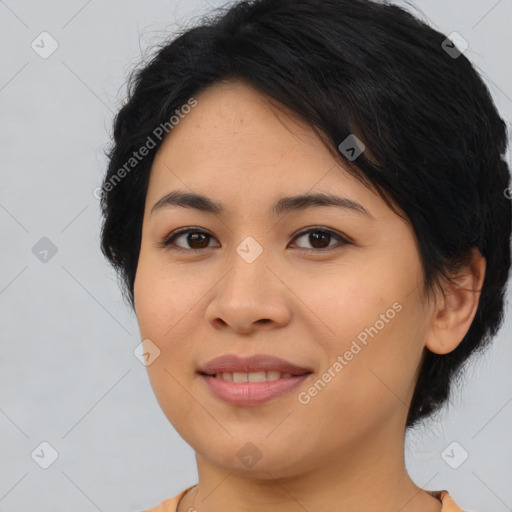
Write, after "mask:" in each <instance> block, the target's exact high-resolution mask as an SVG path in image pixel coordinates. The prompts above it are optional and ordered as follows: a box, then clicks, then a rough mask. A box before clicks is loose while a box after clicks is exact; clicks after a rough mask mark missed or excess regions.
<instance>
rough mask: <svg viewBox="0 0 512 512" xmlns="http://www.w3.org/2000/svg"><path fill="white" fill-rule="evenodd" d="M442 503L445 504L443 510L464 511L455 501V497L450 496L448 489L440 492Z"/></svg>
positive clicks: (445, 511)
mask: <svg viewBox="0 0 512 512" xmlns="http://www.w3.org/2000/svg"><path fill="white" fill-rule="evenodd" d="M439 497H440V499H441V503H442V504H443V508H442V509H441V512H464V511H463V510H462V509H461V508H460V507H459V506H458V505H457V503H455V501H454V500H453V498H452V497H451V496H450V494H449V493H448V491H441V492H440V496H439Z"/></svg>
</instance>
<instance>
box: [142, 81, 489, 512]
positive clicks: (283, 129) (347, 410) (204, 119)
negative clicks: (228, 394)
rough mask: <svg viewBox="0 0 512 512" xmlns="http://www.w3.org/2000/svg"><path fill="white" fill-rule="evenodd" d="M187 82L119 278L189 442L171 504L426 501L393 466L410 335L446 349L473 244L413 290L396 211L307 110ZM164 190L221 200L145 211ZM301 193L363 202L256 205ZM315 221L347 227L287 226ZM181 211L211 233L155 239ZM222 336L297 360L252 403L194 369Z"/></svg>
mask: <svg viewBox="0 0 512 512" xmlns="http://www.w3.org/2000/svg"><path fill="white" fill-rule="evenodd" d="M196 99H197V101H198V104H197V106H196V107H194V108H193V109H192V111H191V112H190V113H189V114H188V115H187V116H185V117H184V119H182V120H181V121H180V122H179V124H178V125H177V126H175V127H174V129H173V130H172V132H171V133H170V135H169V136H168V137H167V138H166V140H165V141H164V144H163V145H162V146H161V148H160V149H159V151H158V153H157V155H156V157H155V160H154V163H153V167H152V170H151V176H150V182H149V189H148V193H147V199H146V207H145V213H144V220H143V232H142V242H141V252H140V259H139V263H138V268H137V274H136V280H135V289H134V292H135V293H134V295H135V309H136V314H137V318H138V323H139V327H140V333H141V336H142V339H150V340H151V341H152V342H153V343H154V344H155V345H156V346H157V347H158V348H159V350H160V355H159V357H157V358H156V359H155V360H154V362H153V363H152V364H150V365H149V366H148V368H147V369H148V375H149V378H150V382H151V385H152V388H153V390H154V392H155V395H156V397H157V399H158V402H159V404H160V406H161V408H162V410H163V412H164V413H165V415H166V416H167V418H168V419H169V421H170V422H171V423H172V425H173V426H174V427H175V429H176V430H177V432H178V433H179V434H180V435H181V436H182V437H183V439H184V440H185V441H186V442H187V443H188V444H189V445H190V446H191V447H192V448H193V449H194V451H195V454H196V461H197V467H198V476H199V480H198V486H197V487H195V488H194V489H192V490H191V491H189V492H188V493H187V494H186V495H185V496H184V498H183V499H182V500H181V502H180V506H179V511H180V512H181V511H186V510H189V508H190V507H194V508H195V509H196V510H198V511H199V512H220V511H223V512H224V511H226V510H237V511H241V512H243V511H251V512H256V511H258V512H259V511H261V512H263V511H265V512H267V511H268V510H277V509H279V511H280V512H292V511H293V512H296V511H302V510H308V511H313V510H332V511H344V512H356V511H368V510H379V511H380V512H387V511H389V512H391V511H400V512H420V511H421V512H436V511H437V512H438V511H440V510H441V504H440V502H439V501H438V500H436V499H435V498H433V497H432V496H430V495H429V494H427V493H426V492H425V491H423V490H422V489H421V488H420V487H418V486H417V485H416V484H415V483H414V482H413V481H412V480H411V478H410V477H409V475H408V474H407V471H406V468H405V462H404V438H405V422H406V417H407V412H408V407H409V404H410V401H411V397H412V393H413V390H414V384H415V382H416V379H417V376H418V371H419V367H420V363H421V360H422V355H423V353H424V351H425V350H431V351H433V352H436V353H440V354H442V353H448V352H450V351H452V350H453V349H454V348H456V346H457V345H458V344H459V343H460V341H461V340H462V338H463V336H464V335H465V333H466V332H467V330H468V329H469V327H470V325H471V321H472V319H473V317H474V315H475V312H476V308H477V305H478V297H479V294H478V290H479V289H480V288H481V285H482V282H483V277H484V272H485V260H484V258H482V256H481V255H480V254H479V253H478V252H475V253H473V259H472V261H471V263H470V264H469V265H468V266H467V267H466V268H464V269H461V272H460V274H459V275H458V276H456V278H457V280H456V284H455V285H450V286H449V285H448V284H447V285H446V286H445V289H444V293H443V292H442V291H441V290H439V292H438V296H437V301H436V304H434V302H433V301H427V300H426V297H425V295H424V294H423V292H422V290H423V288H422V284H423V274H422V269H421V265H420V259H419V253H418V250H417V247H416V243H415V237H414V232H413V230H412V228H411V226H410V225H409V224H408V223H407V222H405V221H404V220H403V219H401V218H400V217H399V216H397V215H396V214H395V213H394V212H393V211H392V210H391V209H390V208H389V207H388V206H387V205H386V203H385V202H384V201H383V200H382V198H381V197H380V196H379V195H378V194H376V193H375V192H373V191H371V190H369V189H368V188H366V187H365V186H364V185H363V184H362V183H361V182H359V181H358V180H357V179H355V178H354V177H352V176H350V175H349V174H348V173H347V172H346V171H345V170H344V169H343V167H342V165H341V164H340V162H339V161H337V160H335V159H334V157H333V155H332V154H331V153H329V151H328V150H327V148H326V147H325V146H324V145H323V144H322V143H321V141H320V139H319V138H318V136H317V135H316V134H315V133H314V131H313V130H312V129H311V128H310V127H309V126H307V125H306V124H304V123H303V122H302V121H301V120H300V119H299V118H298V117H297V116H295V115H293V114H291V113H289V112H287V111H286V110H284V109H283V107H282V108H276V106H275V105H273V104H272V103H270V102H269V101H268V98H266V97H265V96H263V95H262V94H260V93H259V92H257V91H256V90H255V89H253V88H252V87H251V86H249V85H247V84H245V83H243V82H240V81H231V82H226V83H222V84H215V85H214V86H211V87H209V88H208V89H206V90H204V91H202V92H201V94H199V95H197V96H196ZM178 189H179V190H183V191H185V192H195V193H201V194H204V195H207V196H209V197H210V198H212V199H214V200H216V201H219V202H222V203H223V204H224V205H225V208H226V212H225V213H224V214H212V213H205V212H201V211H199V210H196V209H192V208H183V207H178V206H174V207H169V208H163V209H159V210H156V211H155V212H154V213H153V214H151V209H152V207H153V206H154V205H155V204H156V203H157V202H158V200H160V199H161V198H162V197H163V196H164V195H166V194H167V193H169V192H171V191H172V190H178ZM305 192H324V193H336V194H337V195H340V196H345V197H348V198H350V199H352V200H354V201H357V202H358V203H360V204H361V205H362V206H363V207H364V208H365V209H366V210H367V211H369V212H370V214H371V215H372V217H373V218H370V217H367V216H364V215H361V214H358V213H356V212H353V211H350V210H348V209H341V208H337V207H333V206H322V207H312V208H308V209H307V210H303V211H292V212H288V213H286V214H285V215H282V216H280V217H271V216H269V215H268V214H267V209H268V208H269V206H270V205H271V204H272V203H273V202H274V201H275V200H276V199H277V198H279V197H281V196H285V195H294V194H300V193H305ZM319 226H320V227H322V228H324V229H325V228H329V229H330V230H332V231H334V232H337V233H339V234H340V235H341V236H345V237H348V239H349V240H350V243H342V242H340V241H339V240H338V239H337V238H335V237H331V238H329V237H327V238H326V239H324V241H323V242H321V243H320V245H315V241H314V239H313V240H312V238H311V236H310V234H311V233H309V234H308V233H306V234H305V235H301V236H300V237H296V233H298V232H299V231H302V230H303V229H304V228H308V227H313V228H315V227H317V228H318V227H319ZM183 227H192V228H196V231H197V230H198V229H199V230H200V231H202V232H207V234H209V235H211V236H210V237H208V236H206V238H205V240H203V242H200V243H197V242H196V243H195V245H194V242H193V241H192V245H190V243H187V235H186V234H185V235H183V236H181V237H180V238H179V239H177V240H175V242H174V243H175V245H174V246H172V245H171V246H168V247H161V243H162V241H163V240H164V239H165V238H166V237H167V236H168V235H169V234H170V233H171V232H173V231H175V230H177V229H179V228H183ZM313 231H315V230H314V229H313ZM316 231H318V229H317V230H316ZM247 236H251V237H253V238H254V239H255V240H256V241H257V242H258V243H259V245H260V246H261V247H262V249H263V252H262V253H261V255H260V256H259V257H258V258H257V259H256V260H255V261H253V262H252V263H247V261H245V260H244V259H243V258H242V257H240V256H239V254H238V253H237V252H236V248H237V246H238V245H239V244H240V243H241V242H242V241H243V240H244V239H245V238H246V237H247ZM322 244H323V245H322ZM326 246H329V248H328V249H325V248H323V247H326ZM173 247H174V249H173ZM180 247H181V248H190V247H193V248H197V250H196V251H195V252H192V251H189V252H187V251H186V250H183V249H182V250H181V251H180ZM201 247H206V248H201ZM307 249H312V250H313V251H314V250H315V249H316V251H317V252H316V253H315V252H312V251H307ZM322 251H323V252H322ZM397 302H398V303H399V304H400V305H401V306H402V309H401V310H400V312H397V313H396V315H394V318H393V319H391V320H389V321H388V322H387V323H385V326H384V327H383V328H381V329H380V330H379V332H378V334H377V335H375V336H374V337H373V338H369V339H368V343H367V345H366V346H364V348H363V349H362V350H361V351H360V352H359V353H358V354H357V355H356V356H355V357H354V358H353V359H352V360H351V361H350V362H349V363H348V364H347V365H346V366H345V367H344V368H343V370H342V371H340V372H338V373H336V376H335V377H334V378H332V380H331V381H330V382H329V383H328V384H327V385H326V386H325V387H324V388H323V389H322V390H321V391H320V392H319V393H318V394H317V395H316V396H314V397H313V398H312V399H311V400H310V402H309V403H307V404H302V403H300V402H299V400H298V393H299V392H300V391H304V390H306V391H307V390H308V389H309V388H310V386H311V385H312V384H313V383H314V382H316V381H317V380H318V379H319V378H320V377H321V376H322V375H323V374H324V372H325V371H326V370H327V369H328V368H329V367H332V365H333V364H334V363H335V361H336V360H337V357H338V355H343V354H344V353H345V352H346V351H347V350H348V349H349V348H350V346H351V343H352V341H353V340H355V339H356V338H357V335H358V334H359V333H361V332H362V331H364V329H365V328H366V327H369V326H373V325H374V324H375V323H376V321H377V320H379V318H381V316H380V315H381V314H385V312H386V311H387V310H388V309H390V308H392V305H393V304H394V303H397ZM227 353H230V354H237V355H250V354H258V353H260V354H261V353H266V354H272V355H276V356H279V357H282V358H284V359H287V360H289V361H291V362H293V363H295V364H298V365H299V366H303V367H309V368H311V369H312V370H313V374H312V375H310V377H309V378H308V380H307V381H306V382H305V383H303V384H302V385H301V386H300V388H299V389H298V390H296V391H292V392H291V393H288V394H286V395H284V396H281V397H278V398H276V399H273V400H272V401H270V402H268V403H265V404H264V405H260V406H257V407H236V406H234V405H230V404H227V403H225V402H223V401H221V400H220V399H218V398H217V397H215V396H214V395H213V394H212V393H211V392H210V391H209V389H208V388H207V386H206V385H205V384H204V382H203V380H202V379H201V378H200V377H199V376H198V374H197V373H196V371H197V369H198V368H199V366H200V365H201V364H203V363H205V362H206V361H208V360H210V359H212V358H213V357H216V356H218V355H221V354H227ZM248 442H251V443H253V445H255V446H256V447H257V449H258V450H259V452H260V453H261V455H262V456H261V459H260V460H259V461H258V462H257V463H256V464H255V465H254V466H252V467H251V468H248V467H246V466H245V465H244V464H243V463H242V462H241V460H240V459H239V458H238V456H237V452H238V451H239V450H240V449H241V448H242V447H243V446H244V445H246V443H248Z"/></svg>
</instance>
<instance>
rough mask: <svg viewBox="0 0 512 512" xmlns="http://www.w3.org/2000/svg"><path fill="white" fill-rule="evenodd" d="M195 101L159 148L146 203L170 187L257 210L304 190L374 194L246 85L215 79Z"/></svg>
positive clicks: (369, 197)
mask: <svg viewBox="0 0 512 512" xmlns="http://www.w3.org/2000/svg"><path fill="white" fill-rule="evenodd" d="M195 98H196V100H197V105H196V106H195V107H194V108H192V109H191V110H190V112H189V113H188V114H186V115H184V116H183V117H182V118H181V119H180V121H179V123H178V124H177V125H175V126H174V128H173V129H172V130H171V131H170V133H169V135H168V136H167V137H166V139H165V140H164V142H163V144H162V146H161V147H160V148H159V150H158V152H157V155H156V157H155V160H154V162H153V166H152V169H151V177H150V184H149V189H148V195H147V204H149V205H150V206H153V205H154V204H155V203H156V202H157V201H159V200H160V199H161V197H162V196H163V195H164V194H166V193H168V192H170V191H171V190H173V189H174V190H175V189H181V190H184V189H185V190H186V189H188V191H189V192H197V193H202V194H204V195H209V196H215V198H217V199H218V200H219V201H222V202H227V203H233V202H238V203H239V205H240V206H242V205H244V204H246V203H247V202H248V201H250V202H251V203H259V205H260V207H261V210H263V209H265V210H267V209H268V203H269V202H271V200H272V199H273V198H275V197H277V196H284V195H291V194H303V193H305V192H307V191H314V192H323V193H338V194H343V195H344V196H347V195H350V197H351V198H352V199H353V200H354V201H358V202H368V201H378V200H379V199H380V198H379V199H378V198H376V194H375V192H373V191H370V190H369V189H368V188H367V187H365V186H364V185H363V184H361V182H360V181H359V180H357V179H356V178H355V177H354V176H351V175H350V174H349V173H348V172H347V171H346V170H345V169H343V166H342V164H341V163H340V161H339V160H337V159H335V158H334V156H333V155H332V154H331V153H330V152H329V150H328V149H327V148H326V147H325V145H324V144H323V143H322V141H321V140H320V138H319V137H318V135H317V134H316V133H315V131H314V130H313V128H312V127H311V126H309V125H308V124H307V123H305V122H304V121H303V120H301V119H300V117H299V116H298V115H296V114H295V113H293V112H291V111H289V110H288V109H287V108H286V107H284V106H283V105H281V104H278V103H277V102H276V101H275V100H272V99H270V98H269V97H267V96H265V95H263V94H261V93H260V92H259V91H257V90H256V89H254V88H253V87H252V86H250V85H247V84H246V83H244V82H239V81H236V82H226V83H218V84H214V85H213V86H211V87H209V88H208V89H206V90H204V91H202V92H201V93H200V94H198V95H197V96H196V97H195ZM380 201H382V199H380ZM368 209H369V210H370V209H371V208H368Z"/></svg>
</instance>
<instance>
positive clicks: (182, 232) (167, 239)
mask: <svg viewBox="0 0 512 512" xmlns="http://www.w3.org/2000/svg"><path fill="white" fill-rule="evenodd" d="M188 233H201V234H204V235H206V236H209V237H211V238H214V237H213V235H211V234H210V233H208V232H207V231H203V230H202V229H198V228H184V229H179V230H177V231H174V232H173V233H171V234H170V235H168V236H166V237H165V238H164V240H163V241H162V242H161V243H159V244H158V247H159V248H165V249H169V250H174V251H184V252H189V253H190V252H193V253H194V252H195V253H197V252H200V251H204V250H205V249H209V248H210V247H204V248H202V249H185V248H183V247H179V246H176V245H175V244H174V243H173V242H174V241H175V240H176V238H178V237H179V236H181V235H186V234H188ZM309 233H323V234H327V235H329V236H331V237H334V238H336V239H337V240H338V242H340V243H341V245H347V244H350V243H352V242H351V241H350V240H349V239H348V237H345V236H343V235H341V234H340V233H337V232H335V231H333V230H331V229H328V228H324V227H321V226H314V227H312V228H308V229H306V230H304V231H301V232H299V233H297V234H296V235H295V236H294V238H293V240H295V239H296V238H301V237H302V236H304V235H307V234H309ZM171 245H174V247H171ZM333 248H336V246H335V245H333V246H328V247H326V248H323V249H305V248H303V247H299V249H301V250H303V251H306V252H310V253H311V252H313V253H320V252H327V251H329V250H332V249H333Z"/></svg>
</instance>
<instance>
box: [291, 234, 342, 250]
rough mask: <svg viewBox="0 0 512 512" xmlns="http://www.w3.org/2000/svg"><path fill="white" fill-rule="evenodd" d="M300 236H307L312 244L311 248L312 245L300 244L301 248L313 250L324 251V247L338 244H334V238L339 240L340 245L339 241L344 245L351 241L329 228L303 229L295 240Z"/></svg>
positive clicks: (327, 247)
mask: <svg viewBox="0 0 512 512" xmlns="http://www.w3.org/2000/svg"><path fill="white" fill-rule="evenodd" d="M306 237H307V238H306ZM300 238H306V240H307V242H308V243H309V244H311V248H310V247H301V246H300V245H299V247H300V248H301V249H306V250H312V251H314V250H317V251H322V250H324V249H329V248H331V247H334V246H336V245H337V244H336V243H334V244H331V243H330V242H331V241H332V239H336V240H337V241H338V245H339V243H341V244H342V245H344V244H348V243H350V242H349V241H348V240H346V239H345V238H344V237H342V236H341V235H339V234H338V233H334V232H333V231H331V230H329V229H319V228H313V229H309V230H308V231H303V232H302V233H300V234H299V235H297V236H296V237H295V240H297V239H300Z"/></svg>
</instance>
